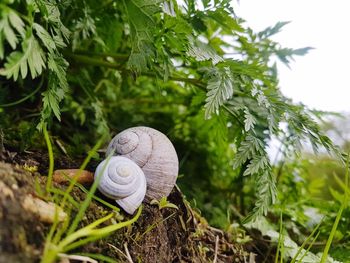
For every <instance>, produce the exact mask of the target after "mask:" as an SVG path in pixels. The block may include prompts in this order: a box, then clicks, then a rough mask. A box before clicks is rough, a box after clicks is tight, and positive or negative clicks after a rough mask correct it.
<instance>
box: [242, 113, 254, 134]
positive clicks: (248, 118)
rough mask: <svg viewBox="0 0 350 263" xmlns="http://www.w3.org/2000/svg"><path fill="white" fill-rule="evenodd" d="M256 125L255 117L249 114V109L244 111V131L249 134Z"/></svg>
mask: <svg viewBox="0 0 350 263" xmlns="http://www.w3.org/2000/svg"><path fill="white" fill-rule="evenodd" d="M255 123H256V119H255V117H254V116H253V115H252V114H251V113H250V112H249V110H248V108H245V109H244V130H245V131H246V132H247V131H249V130H250V129H252V128H254V125H255Z"/></svg>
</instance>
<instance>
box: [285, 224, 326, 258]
mask: <svg viewBox="0 0 350 263" xmlns="http://www.w3.org/2000/svg"><path fill="white" fill-rule="evenodd" d="M323 219H324V218H322V220H321V221H320V222H319V223H318V224H317V226H316V227H315V228H314V229H313V230H312V232H311V234H310V235H309V236H308V237H307V238H306V239H305V240H304V242H303V243H302V244H301V246H300V247H299V249H298V251H297V253H296V254H295V256H294V257H293V259H292V261H291V262H290V263H295V261H296V260H297V258H298V256H299V255H300V253H301V251H302V250H303V249H304V247H305V246H306V244H307V243H308V242H309V241H310V240H311V239H312V238H313V236H314V235H315V233H316V231H317V230H318V229H319V228H320V226H321V224H322V222H323Z"/></svg>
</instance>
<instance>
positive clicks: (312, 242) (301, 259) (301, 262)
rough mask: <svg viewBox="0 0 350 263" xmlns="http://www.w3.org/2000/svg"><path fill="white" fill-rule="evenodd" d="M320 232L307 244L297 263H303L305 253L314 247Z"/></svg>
mask: <svg viewBox="0 0 350 263" xmlns="http://www.w3.org/2000/svg"><path fill="white" fill-rule="evenodd" d="M320 233H321V232H320V231H318V232H317V234H316V236H315V238H314V239H313V240H312V241H311V243H310V244H309V246H308V247H307V249H306V251H305V252H304V254H303V255H302V256H301V258H300V259H299V260H298V263H303V259H304V257H305V256H306V255H307V253H308V252H309V251H310V249H311V248H312V246H313V245H314V243H315V241H316V240H317V238H318V236H319V235H320Z"/></svg>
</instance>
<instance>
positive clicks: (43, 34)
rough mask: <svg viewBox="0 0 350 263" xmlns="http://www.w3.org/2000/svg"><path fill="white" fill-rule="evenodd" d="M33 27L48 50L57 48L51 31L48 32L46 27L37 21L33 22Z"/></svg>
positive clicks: (51, 50)
mask: <svg viewBox="0 0 350 263" xmlns="http://www.w3.org/2000/svg"><path fill="white" fill-rule="evenodd" d="M33 29H34V30H35V32H36V34H37V36H38V37H39V38H40V40H41V42H42V43H43V44H44V46H45V47H46V48H47V50H49V51H50V52H53V50H54V49H56V44H55V41H54V39H53V38H52V37H51V36H50V34H49V32H47V31H46V30H45V28H43V27H42V26H41V25H39V24H37V23H34V24H33Z"/></svg>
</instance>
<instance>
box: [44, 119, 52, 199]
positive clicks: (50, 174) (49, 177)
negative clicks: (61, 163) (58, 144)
mask: <svg viewBox="0 0 350 263" xmlns="http://www.w3.org/2000/svg"><path fill="white" fill-rule="evenodd" d="M43 133H44V138H45V142H46V145H47V151H48V153H49V174H48V176H47V182H46V192H47V193H48V192H49V190H50V189H51V185H52V175H53V167H54V158H53V151H52V144H51V141H50V137H49V134H48V132H47V128H46V125H44V129H43Z"/></svg>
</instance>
